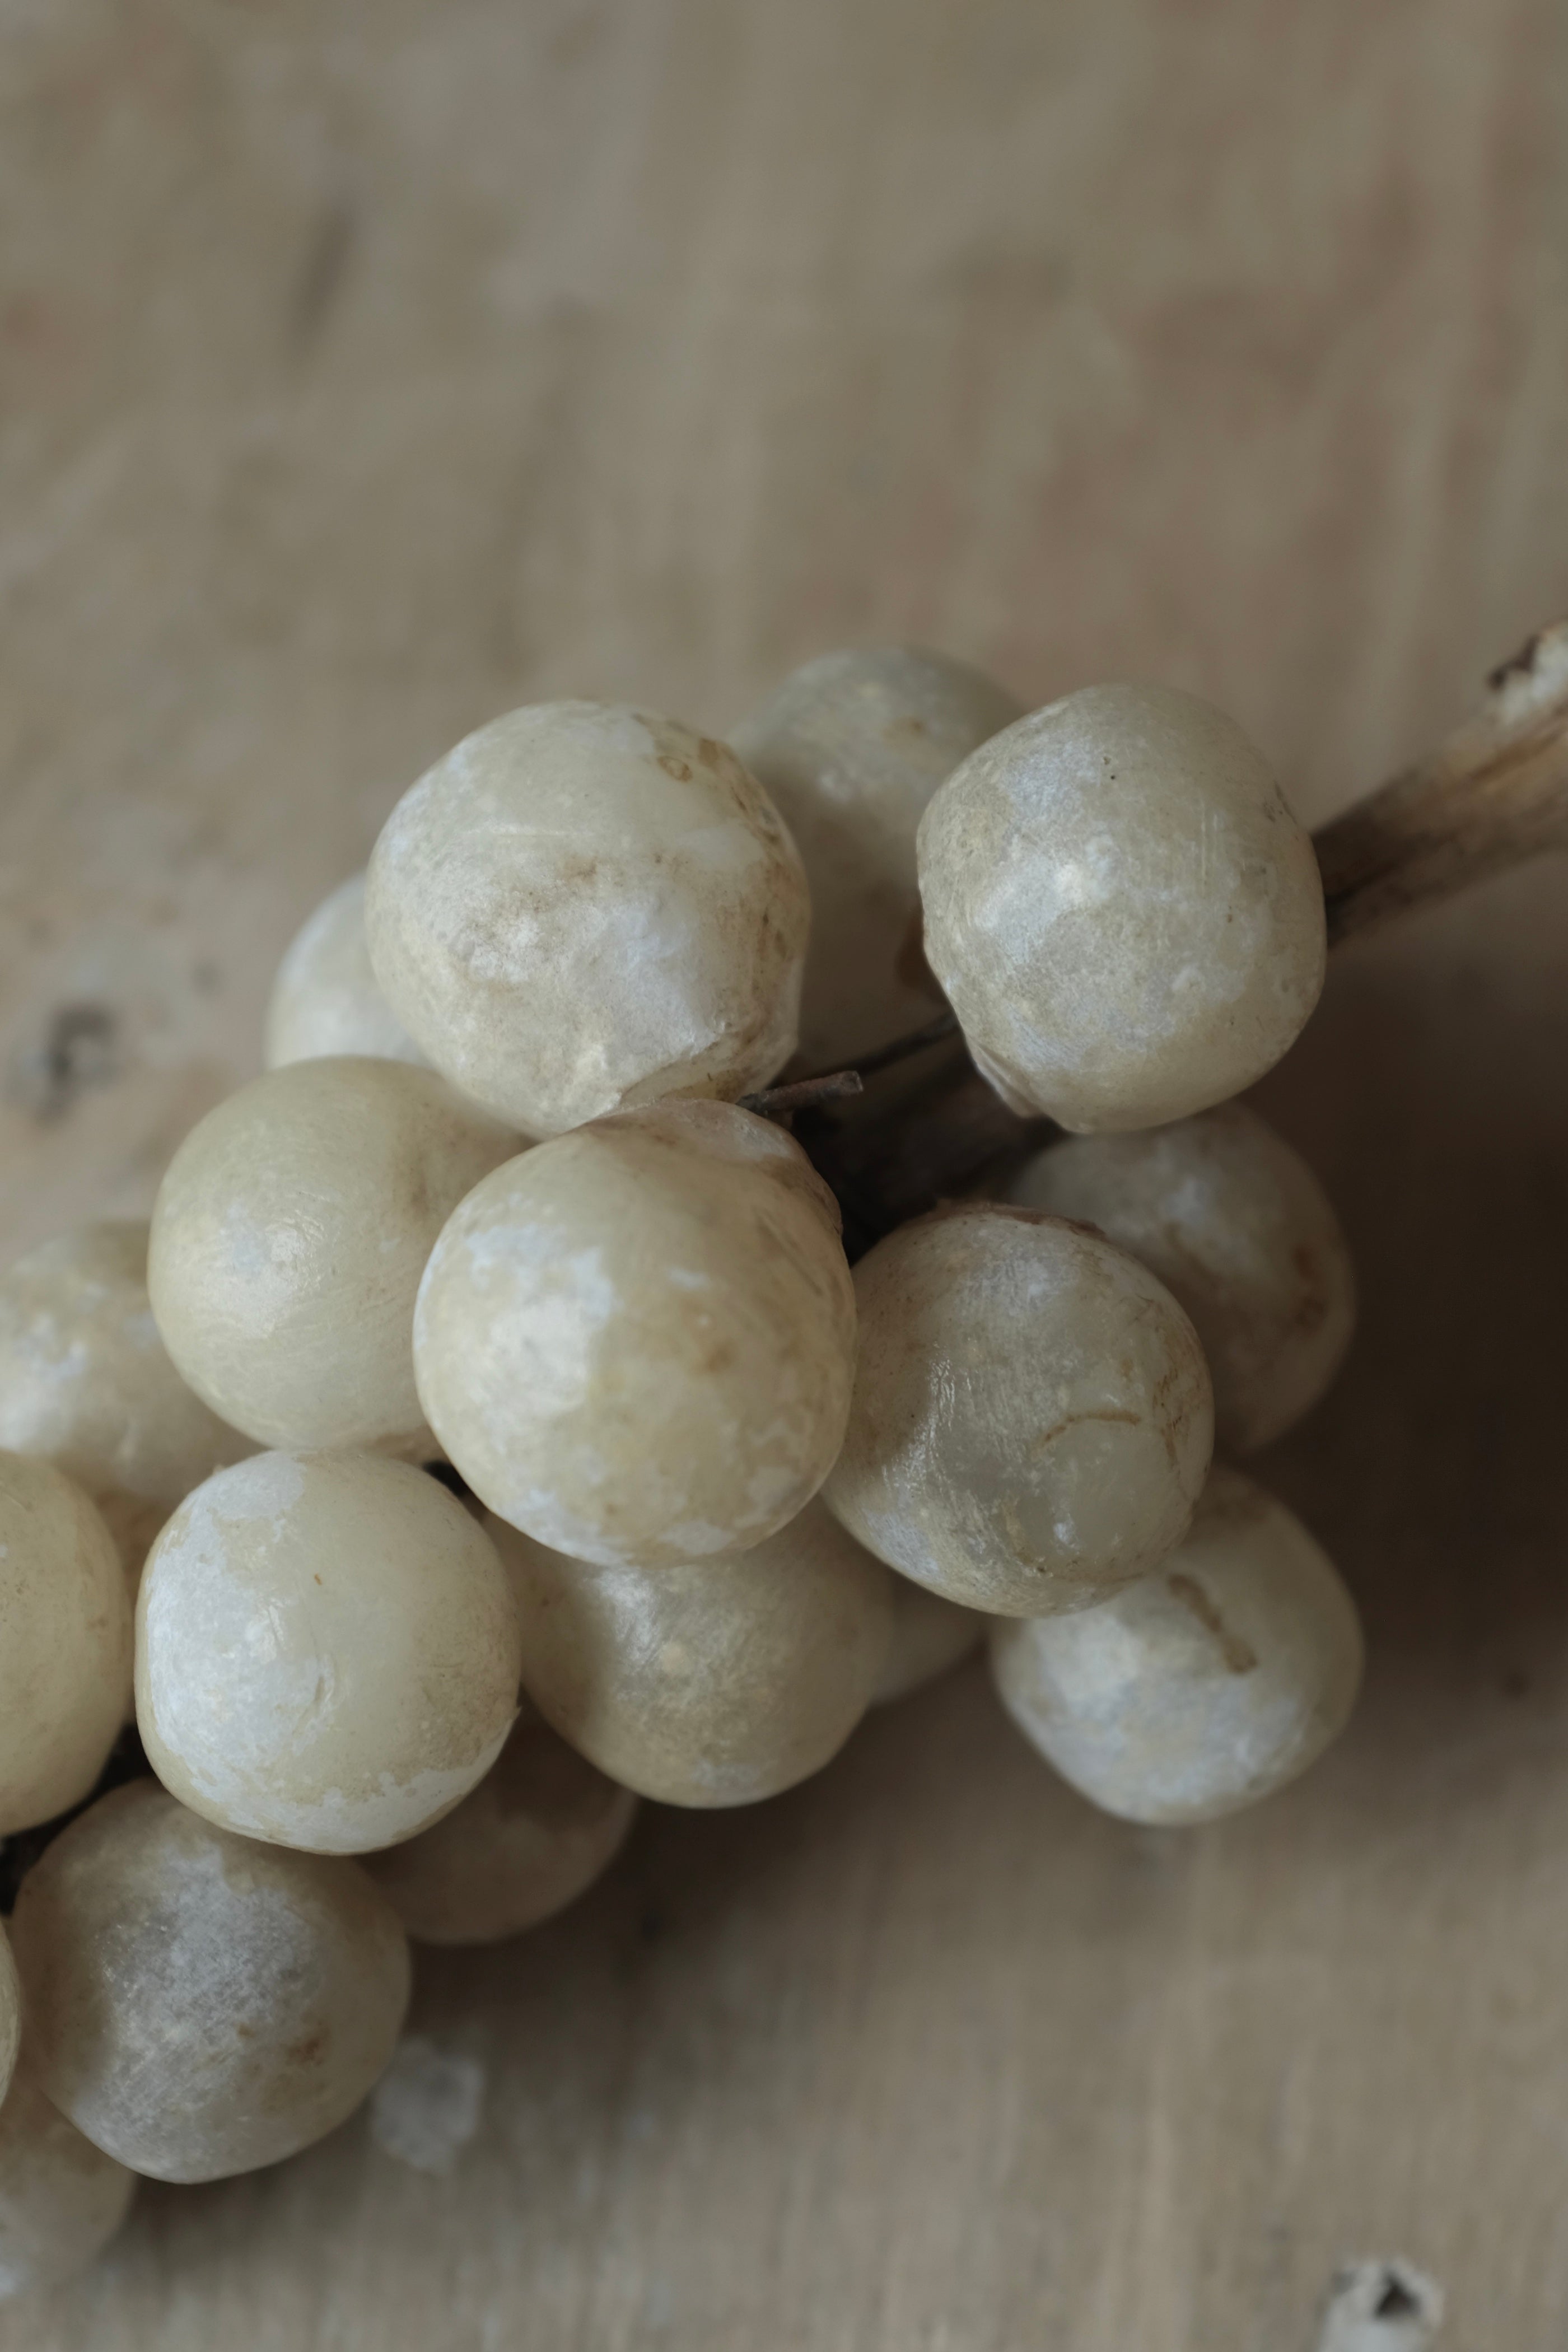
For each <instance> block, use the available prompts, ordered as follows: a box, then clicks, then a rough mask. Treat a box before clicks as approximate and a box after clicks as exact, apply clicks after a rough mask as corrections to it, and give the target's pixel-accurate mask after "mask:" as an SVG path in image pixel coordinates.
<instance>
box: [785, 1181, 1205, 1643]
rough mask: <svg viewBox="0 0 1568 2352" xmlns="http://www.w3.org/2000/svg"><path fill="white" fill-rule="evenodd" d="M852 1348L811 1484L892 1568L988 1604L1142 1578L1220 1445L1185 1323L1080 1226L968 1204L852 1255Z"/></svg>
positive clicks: (1025, 1605)
mask: <svg viewBox="0 0 1568 2352" xmlns="http://www.w3.org/2000/svg"><path fill="white" fill-rule="evenodd" d="M855 1291H856V1297H857V1300H858V1307H859V1317H860V1354H859V1363H858V1370H857V1372H856V1377H855V1395H854V1402H853V1404H852V1406H851V1409H850V1415H849V1427H848V1433H847V1436H846V1438H845V1441H844V1450H843V1452H842V1454H840V1455H839V1457H838V1461H837V1464H836V1465H835V1467H834V1470H833V1473H832V1475H831V1476H830V1477H829V1479H828V1481H827V1484H826V1486H825V1488H824V1490H823V1493H824V1499H825V1500H826V1503H827V1505H828V1507H829V1508H830V1509H831V1510H833V1511H834V1512H835V1513H836V1514H837V1517H838V1518H839V1519H841V1520H842V1522H843V1523H844V1525H845V1526H846V1527H847V1528H848V1529H849V1532H850V1533H851V1534H852V1535H853V1536H855V1537H857V1538H858V1539H859V1541H860V1542H861V1543H863V1544H865V1545H866V1546H868V1549H870V1550H872V1551H874V1552H875V1553H876V1554H877V1555H878V1557H879V1559H885V1560H886V1561H887V1562H888V1564H889V1567H891V1568H896V1569H898V1570H901V1572H902V1573H903V1574H904V1575H905V1576H909V1577H912V1578H913V1579H914V1580H915V1582H916V1583H917V1584H924V1585H928V1586H929V1587H930V1588H931V1591H934V1592H940V1593H942V1595H943V1596H944V1598H945V1599H947V1600H949V1601H960V1602H962V1603H963V1604H964V1605H965V1606H967V1607H970V1608H974V1609H983V1610H987V1611H990V1612H993V1613H994V1614H996V1615H999V1616H1020V1617H1023V1616H1031V1617H1032V1616H1047V1615H1050V1614H1053V1613H1055V1612H1058V1611H1061V1610H1070V1609H1081V1608H1085V1607H1087V1606H1088V1605H1089V1603H1091V1602H1092V1601H1097V1600H1100V1599H1101V1598H1102V1597H1103V1596H1104V1595H1105V1594H1107V1593H1109V1592H1111V1591H1115V1589H1116V1588H1117V1587H1118V1586H1119V1585H1122V1584H1126V1583H1129V1582H1131V1580H1132V1579H1134V1578H1135V1577H1139V1576H1143V1575H1145V1574H1147V1572H1148V1571H1149V1570H1150V1569H1152V1568H1153V1567H1155V1566H1156V1565H1157V1563H1158V1562H1159V1560H1160V1559H1162V1557H1163V1555H1164V1553H1165V1552H1167V1551H1168V1550H1169V1549H1170V1548H1171V1546H1172V1545H1173V1543H1174V1542H1175V1541H1176V1540H1177V1538H1178V1537H1180V1536H1181V1535H1182V1533H1183V1532H1184V1529H1185V1528H1186V1525H1187V1522H1188V1520H1189V1518H1190V1517H1191V1516H1192V1511H1193V1507H1194V1504H1195V1502H1196V1501H1197V1498H1198V1495H1199V1493H1200V1491H1201V1489H1202V1486H1203V1482H1204V1477H1205V1473H1206V1471H1207V1468H1208V1463H1209V1455H1210V1452H1211V1450H1212V1446H1213V1439H1214V1413H1213V1401H1212V1396H1211V1392H1210V1388H1209V1377H1208V1371H1207V1369H1206V1367H1205V1363H1204V1359H1203V1350H1202V1349H1201V1348H1200V1347H1199V1345H1198V1340H1197V1335H1196V1333H1195V1332H1194V1329H1193V1327H1192V1325H1191V1323H1190V1322H1189V1321H1188V1320H1187V1318H1186V1317H1185V1315H1184V1314H1183V1312H1182V1310H1181V1308H1180V1307H1178V1306H1177V1304H1176V1302H1175V1300H1174V1299H1173V1297H1171V1295H1170V1293H1169V1291H1167V1290H1165V1289H1164V1288H1163V1286H1162V1285H1161V1284H1160V1283H1158V1282H1157V1281H1156V1280H1155V1279H1154V1277H1153V1276H1152V1274H1150V1273H1149V1271H1148V1269H1147V1268H1146V1267H1144V1266H1142V1265H1139V1264H1138V1262H1137V1260H1136V1259H1134V1258H1131V1257H1129V1256H1128V1255H1127V1254H1126V1252H1125V1251H1123V1250H1119V1249H1116V1248H1114V1247H1113V1246H1112V1245H1111V1244H1110V1243H1109V1242H1107V1241H1105V1240H1103V1239H1102V1238H1101V1236H1100V1234H1095V1233H1091V1232H1089V1231H1088V1230H1087V1229H1086V1228H1085V1227H1083V1226H1081V1225H1073V1224H1068V1223H1066V1222H1065V1221H1064V1220H1063V1219H1061V1218H1058V1217H1047V1216H1044V1215H1042V1214H1040V1213H1037V1212H1036V1211H1033V1210H1027V1209H1016V1208H1005V1207H1000V1206H994V1205H992V1204H989V1203H985V1202H971V1203H965V1204H963V1205H960V1206H957V1207H953V1208H949V1209H944V1210H937V1211H935V1212H934V1213H932V1214H931V1215H930V1216H927V1217H921V1218H918V1219H917V1220H916V1221H915V1222H914V1223H912V1224H908V1225H902V1226H900V1228H899V1230H898V1231H897V1232H896V1233H894V1234H889V1237H888V1238H887V1240H886V1241H883V1242H880V1243H879V1244H878V1245H877V1247H876V1248H875V1249H874V1250H872V1251H871V1252H870V1253H869V1254H868V1255H867V1256H866V1257H864V1258H862V1259H861V1261H860V1263H859V1265H858V1266H857V1267H856V1269H855Z"/></svg>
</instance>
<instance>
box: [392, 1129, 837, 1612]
mask: <svg viewBox="0 0 1568 2352" xmlns="http://www.w3.org/2000/svg"><path fill="white" fill-rule="evenodd" d="M414 1347H415V1363H416V1370H417V1373H418V1379H419V1394H420V1398H421V1400H422V1402H423V1404H424V1408H425V1412H426V1416H427V1418H428V1420H429V1422H430V1425H431V1427H432V1428H433V1429H434V1430H435V1432H436V1433H437V1436H438V1437H439V1439H440V1441H441V1443H442V1444H443V1445H444V1446H445V1447H446V1449H447V1453H448V1454H449V1455H450V1457H451V1459H452V1461H453V1462H454V1463H455V1464H456V1465H457V1467H458V1470H459V1471H460V1472H461V1473H462V1475H463V1476H464V1477H465V1478H466V1479H467V1480H468V1484H469V1486H471V1487H472V1488H473V1490H474V1492H475V1493H476V1494H477V1495H478V1496H479V1497H480V1498H481V1500H482V1501H483V1502H484V1503H486V1504H487V1505H488V1506H489V1508H490V1509H491V1510H493V1511H495V1512H497V1513H499V1515H500V1517H502V1518H503V1519H507V1520H509V1521H510V1523H511V1524H512V1525H513V1526H514V1527H519V1528H522V1529H523V1530H524V1531H525V1532H526V1533H528V1534H529V1535H531V1536H533V1537H535V1538H537V1539H538V1540H539V1541H540V1542H541V1543H546V1544H549V1545H550V1546H551V1547H552V1549H555V1550H557V1551H564V1552H569V1553H570V1554H571V1555H572V1556H573V1557H574V1558H577V1559H596V1560H599V1561H600V1562H602V1563H604V1564H605V1565H614V1564H615V1563H616V1562H617V1561H624V1562H628V1563H629V1562H635V1563H637V1564H638V1565H640V1566H647V1567H652V1566H654V1565H656V1564H657V1563H658V1561H660V1560H665V1559H668V1560H670V1561H672V1562H673V1561H679V1560H683V1559H692V1558H695V1557H697V1556H699V1555H700V1554H702V1553H704V1552H710V1551H712V1552H719V1551H729V1550H734V1549H742V1548H743V1547H744V1546H745V1545H747V1544H752V1543H760V1542H761V1541H762V1540H763V1538H764V1537H766V1536H769V1535H771V1534H772V1533H773V1531H774V1529H775V1528H780V1527H782V1526H783V1525H784V1522H785V1521H786V1520H788V1519H791V1518H793V1517H795V1513H796V1512H797V1511H799V1510H800V1509H801V1508H802V1507H803V1506H804V1505H805V1502H806V1501H807V1500H808V1499H809V1497H810V1496H812V1495H814V1494H815V1493H816V1489H817V1487H818V1486H820V1485H821V1484H822V1481H823V1479H824V1478H825V1477H826V1475H827V1471H828V1468H829V1466H830V1465H831V1464H832V1461H833V1458H834V1455H835V1454H837V1451H838V1446H839V1443H840V1440H841V1438H842V1436H843V1433H844V1423H845V1416H846V1414H847V1411H848V1404H849V1386H850V1381H851V1377H852V1373H853V1369H854V1360H855V1295H854V1288H853V1285H852V1284H851V1281H850V1277H849V1269H848V1266H847V1265H846V1263H845V1258H844V1251H843V1247H842V1244H841V1243H840V1240H839V1235H838V1211H837V1203H836V1202H835V1201H834V1199H833V1196H832V1194H831V1193H830V1192H828V1190H827V1187H826V1185H825V1184H824V1183H823V1181H822V1180H821V1178H820V1177H819V1176H818V1175H817V1174H816V1171H815V1170H814V1169H813V1168H812V1166H811V1164H810V1162H809V1161H808V1160H807V1159H806V1157H805V1153H804V1152H803V1151H802V1150H800V1148H799V1146H798V1145H797V1144H796V1143H795V1142H794V1141H793V1140H792V1139H791V1138H790V1137H789V1136H787V1135H785V1134H784V1132H783V1130H782V1129H779V1128H777V1127H774V1126H773V1125H771V1124H770V1123H769V1122H768V1121H767V1120H766V1119H763V1118H754V1117H753V1116H752V1114H751V1113H750V1112H748V1111H743V1110H741V1109H739V1108H736V1107H735V1106H734V1105H732V1104H729V1103H703V1102H683V1103H661V1104H658V1105H657V1106H654V1107H652V1108H648V1109H647V1110H641V1111H625V1112H622V1113H620V1114H619V1115H618V1116H617V1117H616V1118H606V1119H599V1120H595V1122H594V1124H593V1125H591V1126H589V1127H584V1128H579V1129H577V1131H576V1132H575V1133H574V1134H573V1135H564V1136H557V1137H555V1138H553V1139H552V1140H551V1141H549V1142H547V1143H542V1144H540V1145H538V1146H537V1147H536V1149H535V1150H532V1151H531V1152H529V1153H528V1155H527V1156H526V1157H525V1158H523V1159H521V1160H512V1161H510V1163H509V1164H508V1165H507V1166H506V1167H504V1168H500V1169H498V1170H497V1171H496V1172H495V1173H494V1175H492V1176H489V1177H487V1178H486V1179H485V1181H484V1182H483V1183H482V1184H479V1185H478V1186H476V1187H475V1189H474V1191H473V1192H471V1193H470V1194H469V1195H468V1199H467V1200H466V1201H465V1202H463V1204H462V1206H461V1208H460V1209H458V1212H457V1213H456V1214H455V1215H454V1216H453V1218H452V1220H451V1222H450V1223H449V1224H448V1225H447V1229H446V1231H445V1232H444V1233H443V1234H442V1235H441V1238H440V1240H439V1242H437V1245H436V1248H435V1250H434V1251H433V1252H432V1254H431V1258H430V1264H429V1267H428V1269H427V1271H426V1276H425V1280H424V1282H423V1284H422V1285H421V1286H420V1292H419V1303H418V1308H417V1311H416V1317H415V1341H414Z"/></svg>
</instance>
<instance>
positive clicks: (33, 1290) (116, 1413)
mask: <svg viewBox="0 0 1568 2352" xmlns="http://www.w3.org/2000/svg"><path fill="white" fill-rule="evenodd" d="M147 1232H148V1229H147V1227H146V1226H145V1225H144V1224H132V1223H110V1224H99V1225H81V1226H79V1227H78V1228H77V1230H76V1231H75V1232H74V1233H68V1234H60V1235H59V1236H58V1239H57V1240H54V1241H48V1242H44V1243H42V1244H40V1245H39V1247H38V1248H37V1249H34V1250H29V1251H28V1253H27V1255H26V1257H23V1258H18V1259H17V1261H16V1265H13V1266H11V1267H10V1268H9V1269H8V1271H7V1272H6V1273H5V1275H4V1276H0V1445H5V1446H9V1447H10V1448H11V1449H12V1450H13V1451H14V1452H16V1453H17V1454H41V1455H42V1456H43V1457H44V1458H45V1460H47V1461H49V1462H52V1463H54V1464H55V1465H56V1467H57V1468H58V1469H60V1470H63V1471H64V1472H65V1473H66V1475H68V1477H71V1478H74V1479H75V1480H76V1482H77V1484H78V1486H80V1487H82V1488H83V1489H84V1490H85V1491H86V1492H87V1494H89V1496H91V1498H92V1500H93V1501H94V1502H95V1503H96V1504H97V1506H98V1507H99V1509H100V1511H101V1512H102V1514H103V1516H104V1517H105V1519H106V1520H107V1521H108V1523H109V1527H110V1533H111V1534H112V1535H113V1537H114V1538H115V1541H116V1542H117V1543H118V1545H119V1546H120V1554H121V1559H122V1560H123V1561H124V1564H125V1568H126V1570H127V1572H128V1574H130V1575H131V1576H132V1577H133V1578H134V1577H135V1576H138V1575H140V1573H141V1570H142V1560H143V1559H145V1558H146V1554H147V1547H148V1545H149V1544H150V1543H151V1542H152V1540H153V1537H154V1536H155V1535H156V1534H157V1532H158V1529H159V1528H161V1527H162V1526H163V1522H164V1520H165V1519H166V1518H167V1517H168V1516H169V1514H170V1512H171V1511H172V1510H173V1509H174V1506H175V1504H176V1503H178V1502H180V1501H181V1500H183V1498H184V1496H186V1495H188V1494H189V1493H190V1491H191V1489H192V1487H193V1486H200V1485H201V1482H202V1480H203V1479H204V1478H207V1477H210V1476H211V1475H212V1473H213V1472H214V1471H215V1470H219V1469H222V1468H223V1466H224V1465H225V1464H226V1463H229V1462H237V1461H238V1460H239V1458H240V1457H241V1455H242V1454H248V1453H250V1452H251V1450H252V1446H251V1441H250V1440H249V1439H248V1438H246V1437H243V1436H241V1434H240V1433H239V1432H238V1431H237V1430H235V1429H231V1428H229V1427H228V1425H227V1424H226V1423H224V1422H221V1421H220V1420H219V1419H218V1417H217V1415H216V1413H215V1412H213V1411H212V1410H211V1408H210V1407H209V1406H207V1405H205V1404H204V1403H203V1402H202V1400H201V1398H200V1397H198V1396H197V1395H196V1394H195V1391H194V1390H192V1389H190V1388H188V1387H187V1386H186V1384H185V1382H184V1381H183V1380H182V1379H181V1378H180V1375H179V1373H178V1372H177V1371H176V1370H174V1365H173V1364H172V1363H171V1361H170V1360H169V1354H168V1350H167V1349H165V1347H164V1345H163V1340H162V1339H160V1338H159V1336H158V1327H157V1325H156V1323H155V1322H154V1321H153V1309H152V1306H151V1304H150V1303H149V1300H148V1297H147Z"/></svg>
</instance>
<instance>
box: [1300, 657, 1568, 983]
mask: <svg viewBox="0 0 1568 2352" xmlns="http://www.w3.org/2000/svg"><path fill="white" fill-rule="evenodd" d="M1487 688H1488V691H1487V698H1486V700H1485V701H1484V702H1483V703H1482V705H1481V708H1480V709H1479V711H1478V712H1477V713H1476V715H1475V717H1474V718H1473V719H1469V720H1468V721H1467V723H1466V724H1465V725H1464V726H1463V727H1461V728H1459V729H1458V731H1457V733H1455V734H1453V735H1450V736H1449V737H1448V738H1447V741H1446V742H1443V743H1440V744H1439V745H1438V746H1437V748H1436V751H1430V752H1428V753H1427V755H1426V758H1425V759H1424V760H1418V761H1416V763H1415V766H1414V767H1413V768H1408V769H1406V770H1405V773H1404V774H1403V775H1401V776H1395V777H1394V781H1393V782H1391V783H1387V784H1384V787H1383V790H1382V791H1381V792H1378V793H1373V795H1372V797H1371V798H1370V800H1364V801H1358V802H1357V803H1356V804H1355V806H1354V807H1353V808H1351V809H1347V810H1346V811H1345V814H1343V816H1341V817H1336V818H1335V819H1334V821H1333V823H1332V824H1326V825H1324V826H1323V827H1322V829H1321V832H1319V833H1317V834H1316V835H1314V836H1313V840H1314V844H1315V845H1316V848H1317V852H1318V864H1319V866H1321V869H1322V876H1323V900H1324V905H1325V907H1326V908H1327V910H1328V918H1329V938H1330V940H1331V942H1337V941H1339V940H1345V939H1349V938H1351V937H1352V934H1354V933H1355V932H1357V931H1363V930H1365V929H1367V928H1368V927H1369V926H1370V925H1372V924H1374V923H1381V922H1384V921H1386V920H1387V919H1389V918H1390V917H1391V916H1394V915H1397V914H1400V913H1402V912H1404V911H1405V909H1406V908H1412V907H1421V906H1428V905H1431V904H1433V903H1435V902H1436V900H1438V899H1440V898H1449V897H1451V896H1452V894H1453V893H1454V892H1455V891H1456V890H1462V889H1465V888H1467V887H1468V886H1469V884H1471V883H1472V882H1480V881H1484V880H1485V878H1486V877H1487V876H1488V875H1490V874H1497V873H1500V872H1501V871H1502V869H1503V868H1504V867H1505V866H1517V865H1519V864H1521V862H1522V861H1523V860H1524V859H1525V858H1527V857H1533V856H1537V855H1538V854H1539V853H1540V852H1541V851H1542V850H1543V849H1551V848H1553V847H1557V848H1563V847H1568V622H1564V621H1559V622H1558V623H1557V624H1556V625H1555V626H1554V627H1552V628H1550V629H1542V630H1541V631H1540V632H1539V634H1538V635H1535V636H1533V637H1531V640H1530V642H1529V644H1528V645H1526V646H1522V647H1521V650H1520V651H1519V652H1518V653H1517V654H1515V655H1514V656H1513V658H1512V660H1511V661H1506V662H1504V663H1503V664H1502V666H1501V667H1500V668H1499V669H1495V670H1493V672H1492V674H1491V676H1490V677H1489V679H1488V681H1487Z"/></svg>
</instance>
